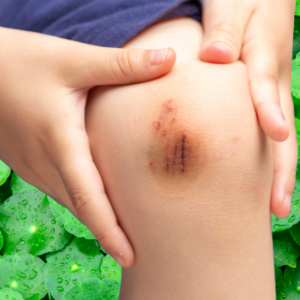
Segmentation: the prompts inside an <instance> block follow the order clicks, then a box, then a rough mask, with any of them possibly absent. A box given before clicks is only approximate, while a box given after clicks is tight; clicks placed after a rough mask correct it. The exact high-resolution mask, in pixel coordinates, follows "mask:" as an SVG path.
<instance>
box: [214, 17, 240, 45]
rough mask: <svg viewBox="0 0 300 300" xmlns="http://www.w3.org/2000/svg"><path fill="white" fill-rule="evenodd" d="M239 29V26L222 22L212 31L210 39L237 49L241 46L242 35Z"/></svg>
mask: <svg viewBox="0 0 300 300" xmlns="http://www.w3.org/2000/svg"><path fill="white" fill-rule="evenodd" d="M237 28H239V25H238V24H234V23H229V22H227V21H222V22H221V23H219V24H218V25H217V26H216V27H215V28H214V29H213V30H212V32H211V33H210V38H211V39H212V40H217V41H219V40H221V41H222V42H224V43H226V44H227V45H228V46H231V47H233V48H236V47H237V45H239V44H240V42H239V40H240V33H239V30H237Z"/></svg>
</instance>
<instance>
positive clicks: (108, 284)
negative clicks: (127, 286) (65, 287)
mask: <svg viewBox="0 0 300 300" xmlns="http://www.w3.org/2000/svg"><path fill="white" fill-rule="evenodd" d="M120 286H121V284H120V282H119V281H117V280H114V279H107V278H105V279H103V280H102V281H101V280H100V279H99V278H92V279H88V280H85V281H83V282H82V283H81V284H78V285H75V286H73V287H72V288H71V289H70V290H69V291H68V292H66V294H65V296H64V298H63V300H74V299H76V300H85V299H89V300H106V299H107V300H108V299H109V300H118V299H119V294H120Z"/></svg>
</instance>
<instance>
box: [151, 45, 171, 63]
mask: <svg viewBox="0 0 300 300" xmlns="http://www.w3.org/2000/svg"><path fill="white" fill-rule="evenodd" d="M168 50H169V49H168V48H167V49H159V50H152V51H151V52H150V65H161V64H162V63H163V62H164V60H165V58H166V56H167V53H168Z"/></svg>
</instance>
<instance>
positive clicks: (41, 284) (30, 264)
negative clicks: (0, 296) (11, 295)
mask: <svg viewBox="0 0 300 300" xmlns="http://www.w3.org/2000/svg"><path fill="white" fill-rule="evenodd" d="M44 265H45V263H44V262H43V261H42V260H41V259H40V258H39V257H37V256H33V255H31V254H29V253H15V254H8V255H3V256H2V257H0V270H1V272H0V288H10V289H12V290H14V291H17V292H19V293H20V294H21V295H22V296H23V298H24V299H27V298H29V297H32V296H33V295H35V294H39V296H40V298H43V297H44V296H45V295H46V293H47V289H46V287H45V281H44V278H43V267H44Z"/></svg>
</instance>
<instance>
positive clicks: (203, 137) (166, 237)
mask: <svg viewBox="0 0 300 300" xmlns="http://www.w3.org/2000/svg"><path fill="white" fill-rule="evenodd" d="M201 40H202V29H201V26H200V24H199V23H197V22H196V21H193V20H190V19H187V18H183V19H177V20H173V21H167V22H163V23H161V24H157V25H154V26H152V27H151V28H149V29H148V30H146V31H145V32H143V33H141V34H140V35H139V36H137V37H136V38H135V39H133V40H132V41H131V42H130V43H128V44H127V45H125V47H141V48H143V47H145V48H146V47H150V48H151V47H154V48H160V47H165V46H171V47H173V48H174V50H175V51H176V53H177V55H178V59H177V62H176V66H175V67H174V70H173V71H172V72H171V73H170V74H168V75H167V76H164V77H162V78H160V79H157V80H155V81H151V82H147V83H142V84H135V85H130V86H123V87H110V88H97V89H95V90H94V91H93V92H92V93H91V95H90V99H89V103H88V106H87V114H86V124H87V131H88V135H89V138H90V142H91V149H92V154H93V158H94V160H95V163H96V165H97V167H98V169H99V170H100V173H101V175H102V177H103V180H104V183H105V187H106V191H107V193H108V196H109V199H110V201H111V203H112V206H113V208H114V211H115V213H116V215H117V218H118V222H119V224H120V226H121V228H122V229H123V230H124V231H125V233H126V234H127V236H128V238H129V240H130V241H131V243H132V245H133V248H134V252H135V260H134V263H133V265H132V266H131V267H129V268H123V274H122V285H121V293H120V300H141V299H143V300H166V299H172V300H179V299H180V300H182V299H201V300H202V299H203V300H219V299H224V300H227V299H228V300H229V299H239V300H246V299H247V300H250V299H251V300H253V299H264V300H274V299H275V280H274V266H273V249H272V235H271V220H270V193H271V183H272V176H273V162H272V151H271V143H270V140H269V138H268V137H267V136H266V135H265V134H264V132H263V131H262V129H261V128H260V126H259V124H258V121H257V118H256V114H255V111H254V108H253V105H252V101H251V98H250V94H249V89H248V83H247V74H246V69H245V67H244V65H243V64H242V63H240V62H238V63H235V64H231V65H211V64H205V63H202V62H200V61H199V60H198V53H199V49H200V44H201Z"/></svg>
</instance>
